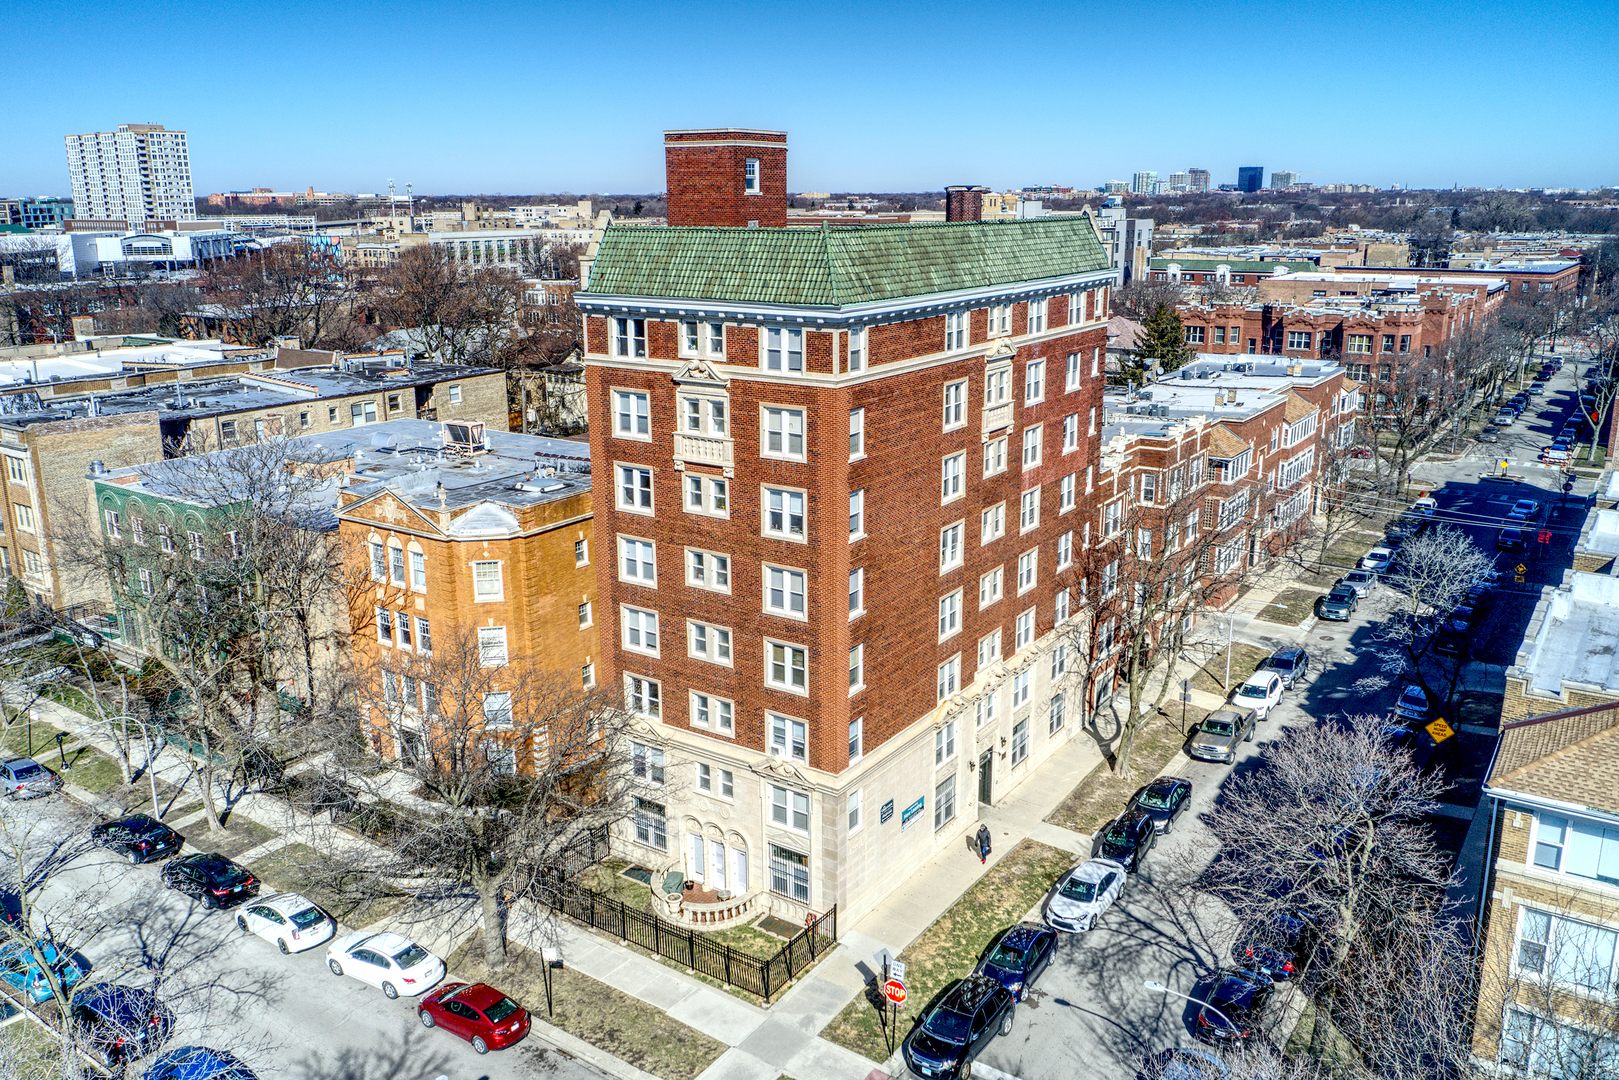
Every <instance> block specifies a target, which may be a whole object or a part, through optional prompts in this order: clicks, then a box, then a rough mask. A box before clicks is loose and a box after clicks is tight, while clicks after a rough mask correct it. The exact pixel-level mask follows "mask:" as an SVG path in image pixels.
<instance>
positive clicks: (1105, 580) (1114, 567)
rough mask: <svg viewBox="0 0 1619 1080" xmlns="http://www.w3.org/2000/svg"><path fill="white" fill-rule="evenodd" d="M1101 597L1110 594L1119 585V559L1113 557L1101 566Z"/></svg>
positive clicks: (1104, 597)
mask: <svg viewBox="0 0 1619 1080" xmlns="http://www.w3.org/2000/svg"><path fill="white" fill-rule="evenodd" d="M1101 585H1102V588H1101V591H1102V598H1103V599H1106V598H1107V597H1109V596H1112V595H1113V593H1114V592H1115V591H1117V589H1118V587H1119V560H1117V559H1114V560H1113V561H1112V562H1110V563H1108V564H1107V565H1106V566H1104V567H1102V583H1101Z"/></svg>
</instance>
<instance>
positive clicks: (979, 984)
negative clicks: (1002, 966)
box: [939, 975, 1003, 1013]
mask: <svg viewBox="0 0 1619 1080" xmlns="http://www.w3.org/2000/svg"><path fill="white" fill-rule="evenodd" d="M1001 989H1003V987H1002V986H1001V984H1000V983H998V982H996V981H995V980H994V979H992V978H990V977H989V976H988V975H968V976H967V977H966V978H964V979H962V980H961V981H960V982H958V983H956V984H955V986H953V987H951V988H950V989H949V990H948V991H947V992H946V993H945V995H944V997H942V998H940V999H939V1007H940V1008H941V1009H949V1010H950V1011H951V1012H964V1013H971V1012H976V1011H977V1009H978V1006H980V1005H982V1004H983V1003H984V1002H985V1001H986V1000H987V999H988V998H989V997H990V996H991V995H993V994H994V993H995V991H997V990H1001Z"/></svg>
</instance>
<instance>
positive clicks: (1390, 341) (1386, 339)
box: [1383, 334, 1394, 353]
mask: <svg viewBox="0 0 1619 1080" xmlns="http://www.w3.org/2000/svg"><path fill="white" fill-rule="evenodd" d="M1383 351H1384V352H1387V353H1391V352H1393V351H1394V335H1393V334H1384V335H1383Z"/></svg>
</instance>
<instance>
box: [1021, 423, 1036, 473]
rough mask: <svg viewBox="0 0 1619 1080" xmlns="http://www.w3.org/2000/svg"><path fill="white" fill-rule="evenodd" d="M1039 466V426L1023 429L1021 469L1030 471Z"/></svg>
mask: <svg viewBox="0 0 1619 1080" xmlns="http://www.w3.org/2000/svg"><path fill="white" fill-rule="evenodd" d="M1038 464H1040V425H1039V424H1035V425H1034V426H1033V427H1026V428H1024V429H1023V467H1024V468H1025V469H1032V468H1034V467H1035V466H1036V465H1038Z"/></svg>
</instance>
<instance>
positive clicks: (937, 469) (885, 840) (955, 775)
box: [576, 129, 1112, 918]
mask: <svg viewBox="0 0 1619 1080" xmlns="http://www.w3.org/2000/svg"><path fill="white" fill-rule="evenodd" d="M666 148H667V150H668V162H669V178H668V184H669V219H670V221H671V222H672V223H674V224H673V225H672V226H671V227H670V228H667V229H645V228H620V227H609V228H608V229H607V230H606V231H605V233H604V235H603V236H602V238H601V240H600V242H599V245H598V247H597V250H596V251H595V252H594V258H593V260H592V262H591V267H590V270H589V272H588V273H589V277H588V281H587V284H586V286H585V288H584V289H582V290H581V291H580V292H579V293H578V294H577V296H576V300H577V303H578V305H579V307H580V309H581V311H582V312H583V313H584V315H585V324H586V355H585V358H584V362H585V364H586V366H587V377H586V378H587V383H586V385H587V396H588V401H589V409H590V420H591V423H590V430H591V457H592V461H593V463H594V469H595V483H596V496H597V498H596V501H595V512H596V515H597V523H598V529H599V531H598V533H597V535H598V537H600V542H601V543H602V544H603V545H604V552H603V555H602V558H601V559H600V560H599V562H598V572H599V575H600V576H599V580H598V596H599V598H600V600H599V608H600V610H599V615H598V618H599V620H600V630H601V641H602V653H601V672H602V676H603V678H604V679H614V680H618V682H619V684H620V685H622V687H623V688H624V696H625V703H626V707H627V708H628V709H630V710H632V711H633V712H635V713H637V714H639V716H640V717H641V718H642V719H643V720H644V721H645V724H644V728H643V731H644V734H643V735H642V736H641V738H642V739H643V740H644V742H643V743H642V744H641V745H638V746H637V748H636V754H637V758H638V761H639V762H641V767H640V768H638V770H637V771H638V773H640V774H641V779H642V780H643V781H644V782H645V786H644V788H643V790H642V791H641V792H640V794H639V796H638V800H637V810H636V817H635V820H634V822H633V824H632V825H631V826H630V827H628V828H627V829H626V830H625V835H624V836H623V837H622V838H621V839H622V842H623V846H624V848H625V851H626V853H627V854H628V855H629V856H630V857H631V858H634V859H636V860H637V861H639V862H642V863H643V864H646V865H648V866H652V867H656V868H662V869H668V870H676V869H678V870H680V871H681V872H683V873H684V874H685V875H686V877H687V878H688V879H692V880H696V881H700V882H703V883H704V884H705V886H706V887H707V888H708V889H710V890H712V891H716V892H721V893H725V894H729V896H730V897H731V909H732V910H735V911H738V912H739V913H740V914H741V915H751V914H753V913H755V912H757V911H758V910H762V909H763V908H764V907H767V906H768V907H772V908H774V909H775V910H777V911H779V912H780V913H781V914H782V915H783V916H784V917H787V918H794V917H802V915H803V914H804V913H805V912H807V911H823V910H825V909H826V908H828V907H830V906H831V905H832V904H837V905H839V907H840V909H841V910H842V911H843V912H844V913H845V914H853V915H858V914H860V913H861V912H863V911H865V910H868V909H869V908H870V907H871V906H872V905H873V904H874V903H875V902H876V901H877V900H878V899H880V898H881V897H882V896H883V895H884V894H885V893H886V892H887V891H888V890H889V889H891V888H892V887H893V886H894V884H895V883H896V882H898V881H901V880H903V878H904V877H905V876H906V875H907V874H908V873H910V872H911V871H912V870H914V869H915V868H916V867H918V866H919V865H920V864H921V863H922V862H923V861H924V860H925V859H927V858H928V857H929V856H931V855H932V854H934V853H935V852H937V851H938V850H940V849H941V848H942V847H944V846H945V845H948V844H951V843H955V842H959V840H960V839H961V837H962V835H963V834H964V833H966V832H969V831H971V830H972V829H973V828H974V827H975V826H976V817H977V814H976V804H977V803H979V802H989V801H994V800H997V799H1000V798H1002V797H1003V796H1004V795H1005V794H1006V793H1007V792H1008V791H1010V790H1011V789H1012V788H1014V787H1015V786H1016V785H1017V784H1019V783H1020V782H1021V781H1022V780H1023V779H1024V778H1025V777H1027V776H1028V775H1029V774H1030V772H1031V771H1032V768H1033V767H1034V765H1035V764H1037V763H1038V762H1039V761H1040V760H1041V759H1042V758H1044V757H1046V756H1047V755H1049V754H1050V753H1051V751H1052V750H1053V749H1055V748H1056V747H1058V746H1060V745H1062V743H1063V742H1064V741H1065V740H1066V739H1067V738H1068V737H1070V735H1071V733H1072V732H1073V731H1074V730H1075V729H1076V728H1077V727H1078V726H1079V724H1080V722H1081V721H1082V720H1083V716H1082V715H1081V711H1080V709H1079V708H1078V707H1077V701H1078V699H1079V697H1080V695H1078V694H1076V693H1073V691H1072V690H1071V685H1072V683H1073V681H1074V680H1075V679H1076V677H1077V676H1078V674H1079V673H1078V672H1077V671H1076V670H1075V668H1076V667H1077V666H1078V665H1070V664H1069V663H1068V661H1067V658H1066V655H1065V654H1064V653H1062V652H1060V651H1059V650H1058V647H1057V646H1058V642H1057V637H1058V635H1057V634H1055V633H1054V632H1053V631H1054V628H1055V627H1056V626H1057V623H1058V619H1059V617H1060V616H1062V615H1064V614H1065V613H1069V612H1071V611H1072V607H1071V603H1070V598H1069V597H1068V596H1066V595H1065V594H1063V593H1062V590H1060V589H1059V587H1058V584H1057V572H1058V570H1059V568H1060V567H1061V565H1062V563H1063V559H1064V557H1065V556H1067V557H1069V558H1071V557H1072V551H1073V545H1074V544H1075V543H1076V538H1077V537H1078V536H1079V534H1080V533H1081V531H1082V529H1083V524H1082V522H1083V520H1084V519H1086V518H1087V517H1088V516H1089V515H1090V514H1091V513H1092V511H1093V504H1092V502H1091V501H1090V499H1089V497H1088V496H1087V497H1085V498H1083V499H1082V498H1080V497H1079V496H1078V495H1077V492H1078V491H1079V490H1080V489H1081V488H1082V486H1083V483H1084V481H1083V478H1084V477H1085V476H1086V475H1087V472H1088V471H1090V470H1094V468H1095V466H1096V464H1097V458H1096V452H1097V428H1096V427H1095V425H1094V418H1095V416H1096V415H1097V411H1098V409H1099V408H1100V405H1101V391H1102V383H1103V371H1102V351H1103V348H1104V347H1105V344H1106V319H1107V315H1106V312H1107V306H1108V284H1109V283H1110V282H1111V280H1112V269H1111V267H1110V266H1109V265H1108V258H1107V255H1106V253H1105V252H1104V251H1103V249H1102V246H1101V243H1100V239H1099V237H1098V234H1097V232H1096V229H1095V227H1094V226H1093V224H1092V222H1091V220H1090V218H1089V217H1088V216H1081V217H1072V218H1055V219H1038V220H1030V221H1008V222H984V221H979V220H971V217H972V215H971V211H970V205H964V206H963V208H962V210H960V211H959V212H958V213H959V216H963V217H966V218H968V219H967V220H949V221H946V222H943V223H933V224H908V225H884V226H874V227H870V228H838V229H801V228H780V227H775V226H779V225H781V224H783V222H784V221H785V215H784V214H783V213H780V212H779V210H780V208H782V207H784V206H785V199H786V167H785V166H786V144H785V136H783V135H781V134H780V133H778V132H754V131H737V130H733V129H722V130H716V131H709V132H693V131H680V132H670V133H668V134H667V142H666ZM754 222H757V223H758V226H759V227H755V228H750V227H748V226H749V225H751V224H752V223H754ZM607 545H611V551H610V552H609V551H607V550H605V548H606V546H607ZM1070 694H1072V695H1073V700H1074V701H1075V702H1076V705H1068V704H1066V702H1067V701H1068V700H1069V698H1068V697H1067V696H1066V695H1070ZM739 901H740V902H739Z"/></svg>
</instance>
